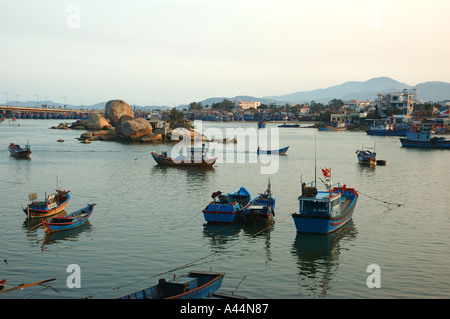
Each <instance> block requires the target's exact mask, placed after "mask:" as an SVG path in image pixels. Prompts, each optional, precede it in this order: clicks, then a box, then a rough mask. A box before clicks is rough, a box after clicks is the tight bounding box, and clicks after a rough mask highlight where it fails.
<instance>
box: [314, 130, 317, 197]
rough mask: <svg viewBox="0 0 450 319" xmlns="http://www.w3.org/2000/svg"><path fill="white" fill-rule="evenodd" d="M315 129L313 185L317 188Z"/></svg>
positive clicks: (315, 136)
mask: <svg viewBox="0 0 450 319" xmlns="http://www.w3.org/2000/svg"><path fill="white" fill-rule="evenodd" d="M316 140H317V131H316V132H315V135H314V187H316V188H317V165H316V164H317V145H316V144H317V142H316Z"/></svg>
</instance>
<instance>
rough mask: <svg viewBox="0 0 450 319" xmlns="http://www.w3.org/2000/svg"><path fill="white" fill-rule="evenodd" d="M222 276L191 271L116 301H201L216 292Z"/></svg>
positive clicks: (214, 273) (218, 273) (161, 280)
mask: <svg viewBox="0 0 450 319" xmlns="http://www.w3.org/2000/svg"><path fill="white" fill-rule="evenodd" d="M224 276H225V273H220V272H206V271H203V272H200V271H191V272H189V273H188V274H187V275H181V276H178V277H177V276H174V278H173V279H172V280H168V281H166V280H165V279H160V280H159V282H158V284H157V285H154V286H151V287H148V288H145V289H142V290H139V291H136V292H133V293H131V294H128V295H125V296H121V297H119V298H117V299H201V298H205V297H208V296H211V295H212V294H213V293H214V292H216V291H217V290H218V289H219V288H220V286H221V285H222V281H223V277H224Z"/></svg>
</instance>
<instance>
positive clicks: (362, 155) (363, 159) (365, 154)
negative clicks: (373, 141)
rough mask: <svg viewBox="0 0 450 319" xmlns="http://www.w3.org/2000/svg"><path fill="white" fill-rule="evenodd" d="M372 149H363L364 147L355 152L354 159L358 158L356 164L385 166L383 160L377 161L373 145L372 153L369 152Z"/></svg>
mask: <svg viewBox="0 0 450 319" xmlns="http://www.w3.org/2000/svg"><path fill="white" fill-rule="evenodd" d="M371 149H372V148H370V147H364V145H363V146H362V147H361V149H360V150H357V151H356V157H357V158H358V162H359V163H360V164H369V165H375V164H377V165H386V161H385V160H377V153H376V152H375V145H374V146H373V152H372V151H371Z"/></svg>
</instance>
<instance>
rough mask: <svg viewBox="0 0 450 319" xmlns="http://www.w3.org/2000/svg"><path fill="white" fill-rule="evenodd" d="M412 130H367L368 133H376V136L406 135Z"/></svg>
mask: <svg viewBox="0 0 450 319" xmlns="http://www.w3.org/2000/svg"><path fill="white" fill-rule="evenodd" d="M409 132H411V131H409V130H408V131H401V130H391V131H388V130H373V131H370V130H369V131H366V134H367V135H375V136H406V134H407V133H409Z"/></svg>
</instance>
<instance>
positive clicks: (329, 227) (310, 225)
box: [292, 189, 358, 234]
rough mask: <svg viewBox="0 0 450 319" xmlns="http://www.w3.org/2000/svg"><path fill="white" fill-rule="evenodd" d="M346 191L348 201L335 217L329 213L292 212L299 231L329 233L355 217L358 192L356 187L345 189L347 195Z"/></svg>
mask: <svg viewBox="0 0 450 319" xmlns="http://www.w3.org/2000/svg"><path fill="white" fill-rule="evenodd" d="M346 192H349V193H347V198H346V199H345V201H347V202H344V203H343V204H342V207H341V210H340V212H339V214H338V215H337V216H335V217H331V216H328V215H327V216H318V215H313V214H297V213H295V214H292V218H293V219H294V223H295V227H296V229H297V232H299V233H314V234H329V233H332V232H334V231H336V230H338V229H339V228H341V227H342V226H344V225H345V224H347V223H348V222H349V221H350V220H351V219H352V217H353V211H354V209H355V207H356V203H357V201H358V193H357V192H356V191H355V190H354V189H347V190H345V191H343V194H344V195H345V193H346ZM351 197H353V198H351Z"/></svg>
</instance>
